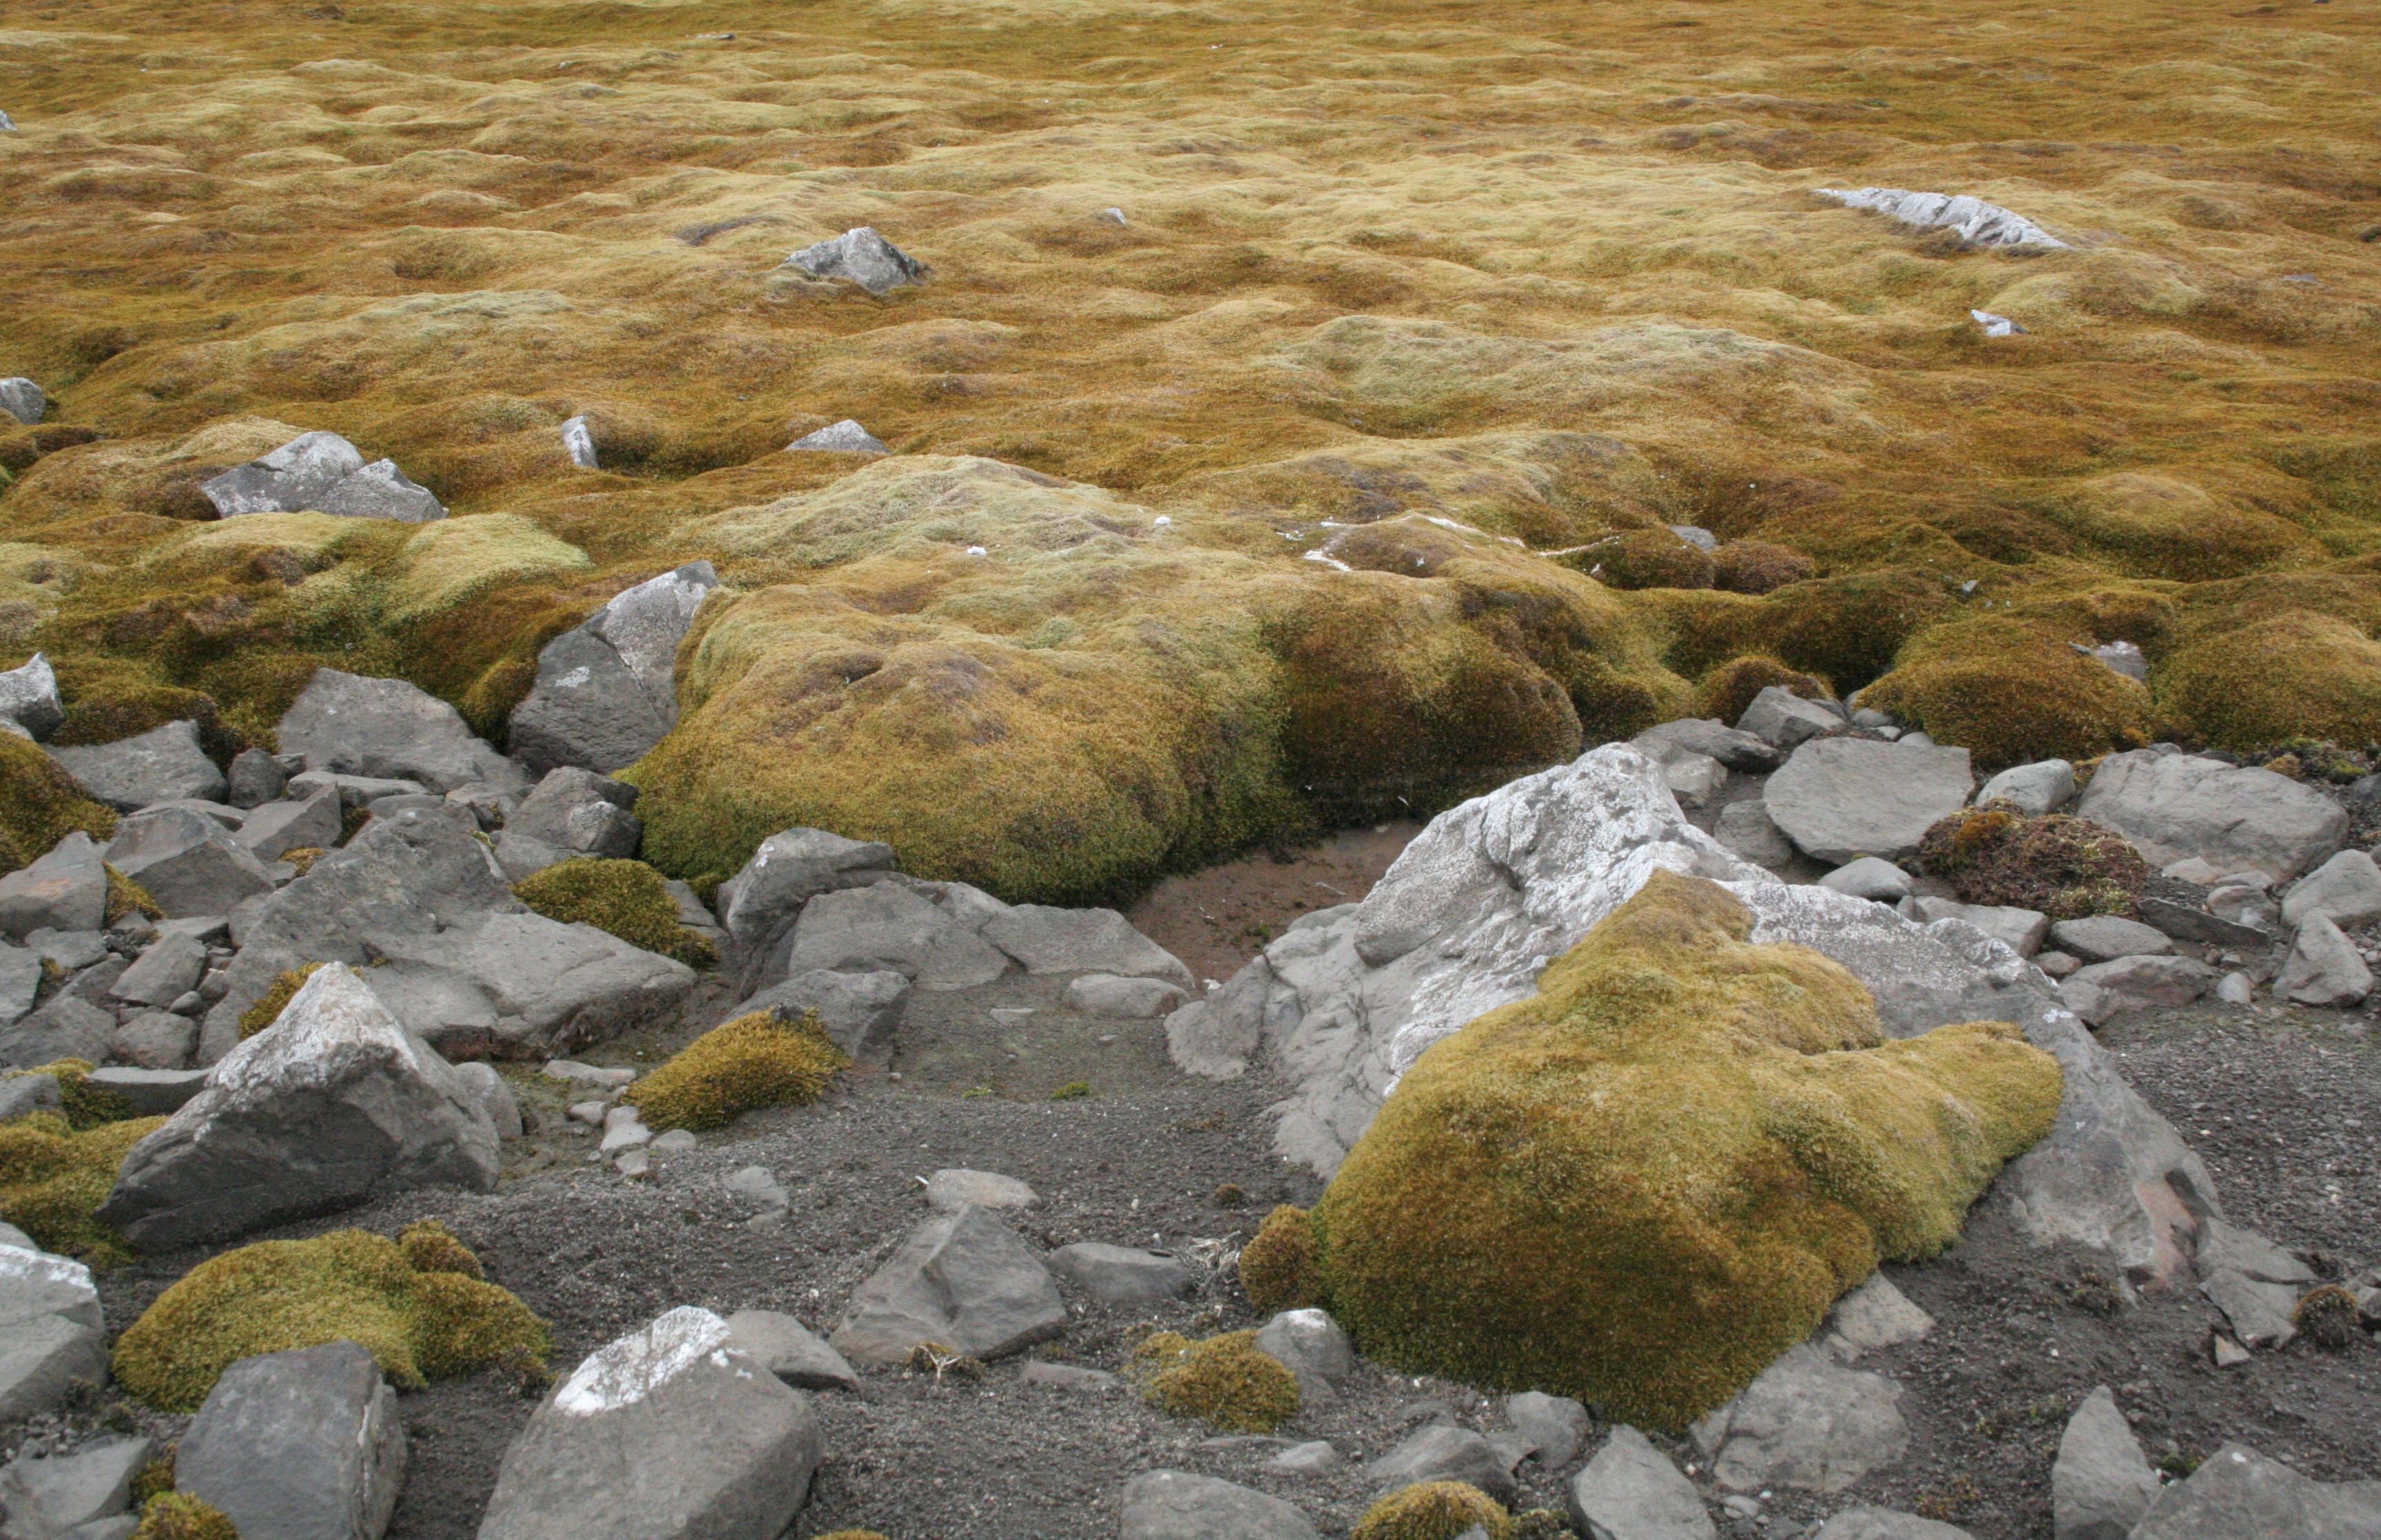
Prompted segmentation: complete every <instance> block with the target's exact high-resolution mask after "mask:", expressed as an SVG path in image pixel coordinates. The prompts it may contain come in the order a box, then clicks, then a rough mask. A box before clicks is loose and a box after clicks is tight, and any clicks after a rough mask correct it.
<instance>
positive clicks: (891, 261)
mask: <svg viewBox="0 0 2381 1540" xmlns="http://www.w3.org/2000/svg"><path fill="white" fill-rule="evenodd" d="M785 265H786V266H788V267H790V268H795V269H798V270H799V271H800V272H803V273H809V274H810V275H811V276H812V277H813V278H841V279H844V280H846V281H848V282H850V283H854V284H858V285H860V286H861V288H864V289H866V290H867V291H868V292H869V293H871V294H878V295H882V294H890V293H891V292H892V291H893V290H895V289H897V288H900V287H902V286H904V285H910V284H922V283H923V282H925V280H926V266H925V264H924V263H923V262H921V261H916V260H915V259H914V258H912V257H910V255H909V254H908V253H907V252H905V251H903V250H901V249H899V248H898V247H897V246H895V245H894V244H893V243H892V242H891V241H889V240H886V239H885V237H884V236H880V235H878V234H877V233H876V232H875V231H874V230H873V229H872V228H870V227H869V226H867V225H865V224H862V225H860V226H858V227H856V228H854V229H849V230H846V231H845V232H844V233H843V234H841V235H839V236H836V237H835V238H834V239H833V240H823V241H821V242H819V243H818V244H817V245H816V246H810V247H804V248H803V249H801V250H800V251H797V252H795V253H794V254H793V255H792V256H790V257H788V258H787V259H786V261H785Z"/></svg>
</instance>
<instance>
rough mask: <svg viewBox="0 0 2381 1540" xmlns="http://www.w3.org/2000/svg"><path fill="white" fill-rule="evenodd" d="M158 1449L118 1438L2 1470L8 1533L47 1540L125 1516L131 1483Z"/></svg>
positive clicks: (1, 1511) (26, 1458)
mask: <svg viewBox="0 0 2381 1540" xmlns="http://www.w3.org/2000/svg"><path fill="white" fill-rule="evenodd" d="M154 1449H156V1446H155V1445H154V1444H152V1443H151V1442H150V1441H149V1440H148V1439H146V1438H117V1439H113V1440H111V1441H109V1442H107V1443H104V1444H99V1445H95V1446H93V1447H92V1448H89V1449H80V1450H78V1451H77V1452H75V1453H73V1454H59V1455H52V1456H50V1457H49V1458H47V1459H35V1458H33V1457H31V1456H30V1455H18V1457H17V1458H16V1459H15V1460H12V1461H9V1462H8V1466H7V1468H6V1470H0V1515H6V1518H7V1519H8V1520H9V1521H10V1523H9V1525H8V1527H7V1530H6V1533H7V1534H9V1535H11V1536H12V1537H13V1536H20V1535H21V1536H24V1537H26V1540H46V1537H47V1536H50V1535H65V1534H71V1533H73V1532H75V1531H78V1530H79V1529H80V1528H81V1527H82V1526H83V1525H86V1524H93V1523H99V1522H104V1521H105V1520H108V1519H110V1518H113V1517H115V1516H116V1515H117V1514H120V1513H122V1512H123V1511H124V1510H126V1509H127V1508H128V1507H130V1506H131V1502H132V1478H133V1477H134V1476H136V1475H138V1474H140V1467H141V1466H142V1465H144V1464H146V1463H148V1461H149V1458H150V1455H151V1454H152V1453H153V1451H154Z"/></svg>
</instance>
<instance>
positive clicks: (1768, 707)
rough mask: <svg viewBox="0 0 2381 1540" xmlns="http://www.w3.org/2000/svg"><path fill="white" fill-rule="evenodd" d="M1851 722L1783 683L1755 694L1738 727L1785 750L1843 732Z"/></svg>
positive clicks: (1740, 731)
mask: <svg viewBox="0 0 2381 1540" xmlns="http://www.w3.org/2000/svg"><path fill="white" fill-rule="evenodd" d="M1848 725H1849V724H1848V723H1847V722H1846V721H1844V719H1843V718H1842V717H1840V716H1838V715H1837V714H1836V713H1835V712H1834V711H1833V710H1831V709H1828V708H1827V707H1825V706H1822V705H1820V704H1819V703H1818V702H1817V701H1815V700H1805V699H1803V698H1802V697H1801V696H1798V695H1796V694H1795V693H1794V692H1793V691H1791V690H1789V689H1788V688H1786V687H1785V686H1784V685H1769V686H1767V687H1766V688H1764V690H1762V692H1761V693H1760V694H1759V695H1757V696H1754V697H1752V704H1751V705H1749V706H1747V707H1746V708H1745V709H1744V714H1743V715H1741V716H1740V717H1738V718H1737V719H1736V730H1737V731H1738V732H1739V733H1742V734H1747V735H1749V736H1752V737H1755V738H1759V739H1760V740H1761V741H1762V742H1764V743H1765V744H1768V745H1770V746H1773V747H1775V748H1777V749H1780V750H1783V749H1790V748H1792V747H1794V746H1796V745H1798V744H1803V743H1808V742H1809V741H1810V740H1811V739H1813V738H1825V737H1829V736H1832V735H1834V734H1838V733H1841V732H1842V731H1844V729H1845V728H1846V727H1847V726H1848Z"/></svg>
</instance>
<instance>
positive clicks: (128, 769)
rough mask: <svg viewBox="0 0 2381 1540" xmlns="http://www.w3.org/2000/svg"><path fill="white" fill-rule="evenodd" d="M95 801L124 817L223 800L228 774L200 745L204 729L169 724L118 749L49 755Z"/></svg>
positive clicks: (124, 741) (95, 747)
mask: <svg viewBox="0 0 2381 1540" xmlns="http://www.w3.org/2000/svg"><path fill="white" fill-rule="evenodd" d="M46 752H47V753H48V754H49V757H50V758H52V759H55V760H56V761H57V764H58V768H59V769H61V770H65V771H66V772H67V775H69V776H71V777H73V778H74V783H75V784H76V785H78V786H79V787H81V788H82V790H83V791H84V792H85V793H86V794H89V795H90V796H91V797H92V798H93V799H95V800H97V801H100V802H104V803H106V804H107V805H108V806H110V807H113V808H115V809H116V811H117V812H119V813H130V812H134V811H137V810H138V809H140V808H142V807H146V806H149V805H150V804H152V803H155V802H171V801H173V800H175V799H176V798H177V797H193V796H194V797H202V798H204V799H206V800H207V801H209V802H213V801H215V800H217V799H219V798H221V797H222V795H223V794H224V791H225V789H226V788H225V782H224V778H223V771H221V770H217V769H215V763H214V760H212V759H210V758H207V756H206V751H205V750H204V749H202V748H201V747H200V746H199V724H198V723H197V722H194V721H169V722H167V723H166V724H165V726H163V727H159V728H153V729H152V730H150V731H149V732H146V733H143V734H140V735H138V736H137V737H130V738H119V739H117V740H116V742H114V743H112V744H93V745H91V746H88V747H82V748H52V749H49V750H47V751H46Z"/></svg>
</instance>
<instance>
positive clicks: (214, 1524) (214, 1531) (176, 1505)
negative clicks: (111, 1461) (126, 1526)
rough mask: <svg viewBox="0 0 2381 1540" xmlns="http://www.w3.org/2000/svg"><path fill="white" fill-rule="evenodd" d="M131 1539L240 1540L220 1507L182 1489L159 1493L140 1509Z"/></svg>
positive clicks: (237, 1532)
mask: <svg viewBox="0 0 2381 1540" xmlns="http://www.w3.org/2000/svg"><path fill="white" fill-rule="evenodd" d="M132 1540H240V1536H239V1531H238V1530H237V1529H235V1528H233V1527H232V1522H231V1521H230V1520H229V1519H227V1518H226V1517H225V1516H224V1512H223V1510H221V1509H219V1508H217V1507H215V1506H214V1504H213V1503H210V1502H207V1501H206V1500H205V1499H203V1498H194V1497H191V1496H189V1494H188V1493H184V1492H161V1493H159V1494H158V1495H157V1496H155V1497H153V1498H150V1499H149V1501H148V1502H147V1503H146V1504H145V1505H144V1506H143V1507H142V1508H141V1510H140V1528H138V1529H136V1530H134V1531H133V1532H132Z"/></svg>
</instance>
